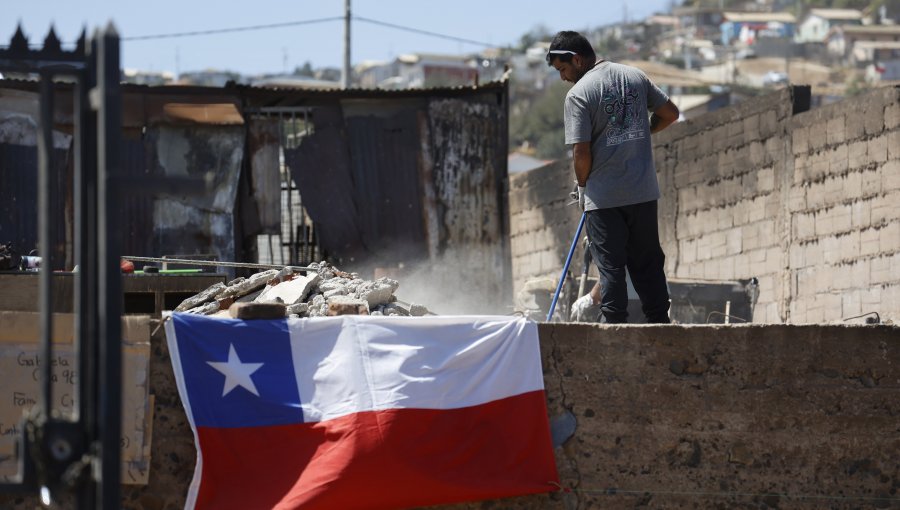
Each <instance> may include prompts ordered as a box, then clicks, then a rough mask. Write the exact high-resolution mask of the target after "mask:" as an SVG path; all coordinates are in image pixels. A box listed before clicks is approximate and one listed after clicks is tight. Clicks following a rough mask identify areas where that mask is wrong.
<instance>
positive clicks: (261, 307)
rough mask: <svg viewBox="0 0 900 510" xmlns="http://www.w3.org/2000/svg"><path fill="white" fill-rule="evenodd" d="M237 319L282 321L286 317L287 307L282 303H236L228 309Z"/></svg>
mask: <svg viewBox="0 0 900 510" xmlns="http://www.w3.org/2000/svg"><path fill="white" fill-rule="evenodd" d="M228 313H229V314H230V315H231V317H233V318H235V319H243V320H255V319H281V318H284V316H285V315H286V307H285V306H284V305H283V304H281V303H235V304H233V305H231V307H229V308H228Z"/></svg>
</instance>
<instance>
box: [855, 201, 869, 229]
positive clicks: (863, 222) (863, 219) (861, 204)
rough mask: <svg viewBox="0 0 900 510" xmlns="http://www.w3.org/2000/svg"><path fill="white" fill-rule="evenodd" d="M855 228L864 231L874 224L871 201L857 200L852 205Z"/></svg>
mask: <svg viewBox="0 0 900 510" xmlns="http://www.w3.org/2000/svg"><path fill="white" fill-rule="evenodd" d="M850 210H851V215H852V224H853V228H856V229H864V228H868V227H869V226H870V225H871V224H872V204H871V203H870V201H869V200H857V201H856V202H853V204H851V208H850Z"/></svg>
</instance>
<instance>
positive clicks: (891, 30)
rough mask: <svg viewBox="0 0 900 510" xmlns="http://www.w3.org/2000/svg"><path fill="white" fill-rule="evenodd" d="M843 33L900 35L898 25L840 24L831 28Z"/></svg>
mask: <svg viewBox="0 0 900 510" xmlns="http://www.w3.org/2000/svg"><path fill="white" fill-rule="evenodd" d="M831 30H832V31H838V30H840V31H842V32H843V33H845V34H867V35H868V34H871V35H875V34H888V35H900V25H840V26H836V27H834V28H832V29H831Z"/></svg>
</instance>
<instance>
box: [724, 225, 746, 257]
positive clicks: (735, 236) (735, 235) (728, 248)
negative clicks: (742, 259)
mask: <svg viewBox="0 0 900 510" xmlns="http://www.w3.org/2000/svg"><path fill="white" fill-rule="evenodd" d="M741 242H742V237H741V229H740V228H736V229H731V230H729V231H728V232H727V234H726V244H725V254H726V255H728V256H729V257H730V256H731V255H737V254H738V253H741V251H743V245H742V243H741Z"/></svg>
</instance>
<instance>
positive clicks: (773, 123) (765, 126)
mask: <svg viewBox="0 0 900 510" xmlns="http://www.w3.org/2000/svg"><path fill="white" fill-rule="evenodd" d="M777 134H778V116H777V115H776V114H775V110H766V111H765V112H763V113H762V114H760V116H759V136H760V138H769V137H770V136H775V135H777Z"/></svg>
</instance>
